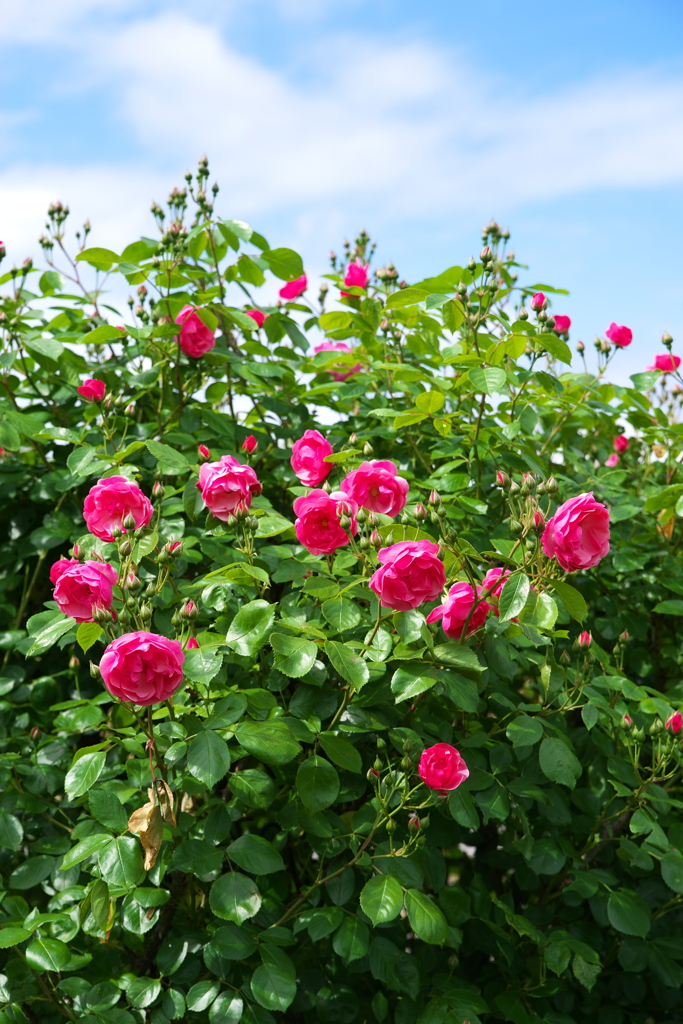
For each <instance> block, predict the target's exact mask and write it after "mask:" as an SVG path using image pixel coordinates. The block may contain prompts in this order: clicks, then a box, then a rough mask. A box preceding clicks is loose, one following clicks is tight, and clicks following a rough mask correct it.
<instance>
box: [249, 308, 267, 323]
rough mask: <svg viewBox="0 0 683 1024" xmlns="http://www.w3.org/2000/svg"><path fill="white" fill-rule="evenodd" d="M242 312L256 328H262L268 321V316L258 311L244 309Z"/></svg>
mask: <svg viewBox="0 0 683 1024" xmlns="http://www.w3.org/2000/svg"><path fill="white" fill-rule="evenodd" d="M244 312H245V313H246V314H247V316H250V317H251V319H252V320H253V321H254V323H255V324H256V326H257V327H263V325H264V323H265V322H266V320H267V319H268V314H267V313H262V312H261V310H260V309H245V311H244Z"/></svg>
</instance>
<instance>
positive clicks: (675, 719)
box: [664, 711, 683, 734]
mask: <svg viewBox="0 0 683 1024" xmlns="http://www.w3.org/2000/svg"><path fill="white" fill-rule="evenodd" d="M664 727H665V728H666V729H668V731H669V732H672V733H674V734H676V733H679V732H680V731H681V729H683V715H682V714H681V713H680V711H674V713H673V715H671V717H670V718H667V720H666V722H665V723H664Z"/></svg>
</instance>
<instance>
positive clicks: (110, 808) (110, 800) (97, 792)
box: [88, 789, 128, 832]
mask: <svg viewBox="0 0 683 1024" xmlns="http://www.w3.org/2000/svg"><path fill="white" fill-rule="evenodd" d="M88 803H89V804H90V813H91V814H92V816H93V818H96V819H97V821H99V822H101V823H102V824H103V825H106V826H107V828H111V829H113V830H114V831H115V832H125V830H126V829H127V828H128V815H127V814H126V812H125V810H124V809H123V806H122V805H121V801H120V800H119V798H118V797H117V796H116V795H115V794H114V793H110V792H109V791H108V790H106V789H93V790H92V791H91V793H90V796H89V797H88Z"/></svg>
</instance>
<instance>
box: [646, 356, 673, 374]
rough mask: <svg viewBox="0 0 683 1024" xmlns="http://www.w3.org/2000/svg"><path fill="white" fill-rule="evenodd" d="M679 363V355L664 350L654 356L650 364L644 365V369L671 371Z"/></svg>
mask: <svg viewBox="0 0 683 1024" xmlns="http://www.w3.org/2000/svg"><path fill="white" fill-rule="evenodd" d="M680 365H681V357H680V356H674V355H672V354H671V353H670V352H664V353H662V355H659V356H656V357H655V361H654V363H653V365H652V366H646V367H645V369H646V370H661V371H662V373H673V371H674V370H677V369H678V367H679V366H680Z"/></svg>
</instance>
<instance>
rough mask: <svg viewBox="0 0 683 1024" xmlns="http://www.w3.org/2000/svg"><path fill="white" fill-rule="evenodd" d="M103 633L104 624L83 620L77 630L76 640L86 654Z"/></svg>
mask: <svg viewBox="0 0 683 1024" xmlns="http://www.w3.org/2000/svg"><path fill="white" fill-rule="evenodd" d="M101 635H102V626H100V625H98V624H97V622H81V623H80V625H79V627H78V629H77V630H76V642H77V643H78V645H79V647H80V648H81V650H82V651H83V653H84V654H85V653H86V652H87V651H89V650H90V648H91V647H92V645H93V644H94V643H96V642H97V641H98V640H99V638H100V637H101Z"/></svg>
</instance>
